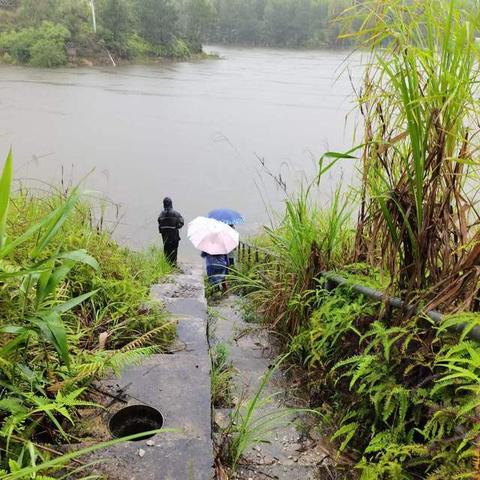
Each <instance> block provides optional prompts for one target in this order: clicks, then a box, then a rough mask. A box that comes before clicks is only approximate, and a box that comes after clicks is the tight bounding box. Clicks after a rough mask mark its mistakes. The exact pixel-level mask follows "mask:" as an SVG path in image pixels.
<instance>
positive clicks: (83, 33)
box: [0, 0, 352, 67]
mask: <svg viewBox="0 0 480 480" xmlns="http://www.w3.org/2000/svg"><path fill="white" fill-rule="evenodd" d="M351 3H352V2H351V0H94V2H93V4H94V6H95V17H96V32H95V31H94V26H93V17H92V11H91V4H90V0H15V1H14V6H13V8H12V9H9V10H7V9H5V10H0V59H2V60H3V61H4V62H7V63H8V62H11V63H20V64H31V65H35V66H47V67H54V66H59V65H63V64H66V63H68V62H72V63H76V62H77V63H78V62H79V61H80V60H82V59H88V60H89V61H92V62H93V63H100V62H104V61H109V60H108V59H109V58H110V55H113V57H114V58H117V59H126V60H132V59H135V58H148V57H151V58H158V57H172V58H188V57H190V56H191V55H192V54H194V53H200V52H201V51H202V42H205V41H211V42H220V43H227V44H228V43H229V44H247V45H263V46H280V47H319V46H325V45H330V46H331V45H337V44H338V35H339V33H340V27H339V24H338V23H335V22H334V21H332V20H333V19H334V18H335V17H336V16H337V15H338V14H339V13H340V12H341V11H342V10H343V9H344V8H346V7H348V6H349V5H351Z"/></svg>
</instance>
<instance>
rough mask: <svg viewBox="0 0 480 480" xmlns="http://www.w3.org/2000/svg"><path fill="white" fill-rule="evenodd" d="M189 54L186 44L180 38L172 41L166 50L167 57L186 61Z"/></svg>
mask: <svg viewBox="0 0 480 480" xmlns="http://www.w3.org/2000/svg"><path fill="white" fill-rule="evenodd" d="M191 54H192V53H191V51H190V49H189V48H188V45H187V43H186V42H185V41H184V40H182V39H180V38H176V39H175V40H173V41H172V43H170V45H169V46H168V48H167V56H169V57H172V58H180V59H187V58H189V57H190V56H191Z"/></svg>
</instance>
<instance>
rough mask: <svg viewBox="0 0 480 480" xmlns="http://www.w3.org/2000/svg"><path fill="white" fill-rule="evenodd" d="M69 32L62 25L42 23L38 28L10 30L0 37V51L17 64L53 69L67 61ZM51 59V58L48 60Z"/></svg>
mask: <svg viewBox="0 0 480 480" xmlns="http://www.w3.org/2000/svg"><path fill="white" fill-rule="evenodd" d="M69 38H70V32H69V31H68V29H67V28H65V27H64V26H63V25H60V24H55V23H51V22H43V23H42V24H41V25H40V26H39V27H37V28H33V27H29V28H23V29H21V30H18V31H15V30H11V31H8V32H4V33H3V34H1V35H0V51H2V52H3V53H4V54H5V53H7V54H8V55H10V56H11V57H12V58H13V59H15V61H16V62H18V63H29V62H30V63H32V65H35V66H46V67H54V66H58V65H63V64H65V63H66V61H67V57H66V54H65V42H66V41H67V40H68V39H69ZM50 57H51V58H50Z"/></svg>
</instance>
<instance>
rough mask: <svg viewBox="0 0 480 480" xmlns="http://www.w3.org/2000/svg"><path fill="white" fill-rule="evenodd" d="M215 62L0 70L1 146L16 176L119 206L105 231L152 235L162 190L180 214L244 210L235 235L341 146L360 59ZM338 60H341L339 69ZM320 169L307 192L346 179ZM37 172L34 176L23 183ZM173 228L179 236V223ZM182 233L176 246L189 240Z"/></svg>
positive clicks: (307, 56)
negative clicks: (79, 188)
mask: <svg viewBox="0 0 480 480" xmlns="http://www.w3.org/2000/svg"><path fill="white" fill-rule="evenodd" d="M207 50H208V51H210V52H216V53H218V54H219V55H220V59H207V60H201V61H195V62H184V63H168V64H161V65H135V66H122V67H118V68H113V67H112V68H108V67H102V68H76V69H67V68H65V69H57V70H42V69H30V68H21V67H8V66H2V67H0V156H3V155H5V154H6V152H7V150H8V148H9V146H10V145H11V146H12V147H13V150H14V159H15V170H16V177H17V178H18V179H22V181H23V182H27V183H29V184H33V185H36V186H38V187H39V188H44V186H43V184H42V183H40V182H38V180H41V181H45V182H49V183H54V184H55V183H58V182H59V180H60V179H61V178H62V177H63V179H64V182H67V183H68V182H73V183H76V182H78V181H79V180H80V179H82V178H83V177H85V176H86V175H87V174H89V173H90V172H91V173H90V175H89V176H88V177H87V179H86V180H85V181H84V183H85V188H87V189H89V190H93V191H95V192H98V193H96V195H97V196H99V197H104V198H108V199H109V201H111V202H113V203H114V204H115V205H118V206H119V208H120V218H117V214H116V208H109V209H108V210H107V212H108V213H107V214H106V217H107V220H108V221H109V222H117V221H118V226H117V229H116V235H117V238H118V239H120V240H121V241H122V242H125V243H127V244H128V245H130V246H133V247H135V248H140V247H143V246H146V245H148V244H150V243H152V242H154V241H158V233H157V226H156V217H157V215H158V213H159V212H160V210H161V201H162V198H163V197H164V196H166V195H169V196H171V197H172V198H173V200H174V206H175V208H176V209H178V210H179V211H180V212H181V213H182V214H183V215H184V216H185V219H186V220H187V221H188V220H191V219H193V218H194V217H195V216H197V215H202V214H206V213H207V212H208V211H209V210H211V209H213V208H219V207H230V208H234V209H237V210H239V211H240V212H242V213H243V214H244V216H245V218H246V220H247V223H246V225H245V226H244V227H243V232H244V233H248V232H253V231H256V230H258V229H259V227H260V226H261V225H262V224H264V223H269V222H270V221H271V220H272V218H275V217H276V215H277V214H278V212H280V211H281V209H282V199H283V194H282V193H281V192H280V191H279V189H278V188H277V187H276V185H275V182H274V181H273V180H272V178H271V177H270V176H269V174H268V173H267V172H266V170H265V168H264V167H262V166H261V164H260V161H259V158H262V159H264V162H265V164H266V166H267V170H269V171H270V172H271V173H272V174H274V175H278V174H281V175H282V178H284V179H286V180H287V188H288V189H289V191H294V190H295V189H296V188H298V186H299V184H300V182H301V180H302V178H303V179H311V178H312V177H313V175H314V174H315V172H316V168H317V163H318V158H319V157H320V155H321V154H322V153H323V152H325V151H327V150H341V149H345V148H349V147H351V145H352V144H353V142H354V140H353V132H354V129H355V115H348V119H347V121H346V117H347V114H348V113H349V112H351V111H352V110H353V108H354V99H353V88H352V84H351V82H352V81H353V83H354V84H355V83H358V82H359V80H360V76H361V67H360V63H361V62H360V58H359V57H357V56H353V57H350V58H349V59H348V61H347V62H346V58H347V52H343V51H340V52H338V51H325V50H324V51H290V50H274V49H246V48H245V49H243V48H226V47H208V48H207ZM347 65H348V69H346V66H347ZM353 170H354V168H353V165H352V164H342V165H338V166H336V167H335V169H334V170H332V171H331V172H330V173H329V176H328V177H327V179H326V182H325V183H324V184H323V188H322V192H321V194H320V196H319V198H320V199H321V201H322V202H327V201H328V197H329V194H330V192H331V189H332V188H333V185H334V184H336V183H337V181H338V179H339V178H340V177H342V176H343V178H344V180H346V181H350V178H351V176H352V175H353ZM32 179H35V180H32ZM183 236H184V237H185V236H186V232H184V234H183ZM187 244H188V241H184V242H183V244H182V245H183V252H184V255H185V256H191V255H193V250H192V248H191V247H190V246H188V245H187Z"/></svg>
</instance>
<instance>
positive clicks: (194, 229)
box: [187, 217, 240, 255]
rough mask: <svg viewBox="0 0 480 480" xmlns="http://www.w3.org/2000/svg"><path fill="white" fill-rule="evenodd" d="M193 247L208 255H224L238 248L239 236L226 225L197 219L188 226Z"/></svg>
mask: <svg viewBox="0 0 480 480" xmlns="http://www.w3.org/2000/svg"><path fill="white" fill-rule="evenodd" d="M187 235H188V238H189V239H190V241H191V242H192V243H193V246H194V247H195V248H197V249H198V250H201V251H202V252H206V253H208V254H210V255H226V254H227V253H230V252H231V251H232V250H234V249H235V248H237V247H238V242H239V240H240V236H239V234H238V232H237V231H236V230H234V229H233V228H231V227H229V226H228V225H227V224H225V223H222V222H219V221H218V220H214V219H213V218H206V217H197V218H195V220H192V221H191V222H190V223H189V224H188V233H187Z"/></svg>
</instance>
